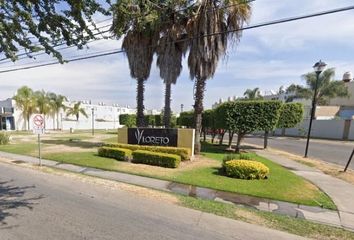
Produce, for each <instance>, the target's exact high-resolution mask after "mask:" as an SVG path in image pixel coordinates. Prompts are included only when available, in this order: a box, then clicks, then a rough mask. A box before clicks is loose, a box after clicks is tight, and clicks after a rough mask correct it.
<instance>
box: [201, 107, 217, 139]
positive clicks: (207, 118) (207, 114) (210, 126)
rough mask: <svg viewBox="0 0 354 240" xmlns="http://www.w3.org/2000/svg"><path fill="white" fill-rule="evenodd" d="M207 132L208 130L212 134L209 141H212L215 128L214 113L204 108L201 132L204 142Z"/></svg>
mask: <svg viewBox="0 0 354 240" xmlns="http://www.w3.org/2000/svg"><path fill="white" fill-rule="evenodd" d="M208 132H210V133H211V136H212V139H211V142H214V138H215V135H216V128H215V113H214V110H212V109H208V110H205V111H204V112H203V115H202V133H203V135H204V137H203V139H204V142H205V141H206V135H207V134H208Z"/></svg>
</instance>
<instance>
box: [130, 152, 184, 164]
mask: <svg viewBox="0 0 354 240" xmlns="http://www.w3.org/2000/svg"><path fill="white" fill-rule="evenodd" d="M132 162H133V163H143V164H148V165H154V166H160V167H167V168H177V167H178V166H179V164H180V162H181V157H180V156H178V155H175V154H167V153H157V152H150V151H144V150H136V151H134V152H133V160H132Z"/></svg>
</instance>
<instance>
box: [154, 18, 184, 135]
mask: <svg viewBox="0 0 354 240" xmlns="http://www.w3.org/2000/svg"><path fill="white" fill-rule="evenodd" d="M170 25H171V24H170ZM184 34H185V30H184V28H183V25H180V24H178V23H173V24H172V26H167V27H166V30H165V31H164V32H163V36H162V37H161V38H160V40H159V43H158V46H157V50H156V52H157V61H156V64H157V66H158V67H159V68H160V77H161V78H162V79H163V80H164V83H165V107H164V111H163V112H164V115H163V122H164V125H165V128H169V127H171V85H172V84H176V81H177V78H178V77H179V75H180V74H181V71H182V58H183V55H184V54H185V52H186V51H187V46H188V45H187V44H186V42H185V41H178V40H181V39H182V38H183V37H184Z"/></svg>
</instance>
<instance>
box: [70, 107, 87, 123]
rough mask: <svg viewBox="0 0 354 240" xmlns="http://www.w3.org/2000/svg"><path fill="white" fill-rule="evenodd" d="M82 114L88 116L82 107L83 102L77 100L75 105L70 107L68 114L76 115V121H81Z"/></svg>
mask: <svg viewBox="0 0 354 240" xmlns="http://www.w3.org/2000/svg"><path fill="white" fill-rule="evenodd" d="M80 115H83V116H84V117H86V118H88V115H87V113H86V111H85V109H84V108H82V107H81V102H77V103H75V104H74V106H73V107H70V108H68V110H67V112H66V116H75V118H76V121H77V122H78V121H79V118H80Z"/></svg>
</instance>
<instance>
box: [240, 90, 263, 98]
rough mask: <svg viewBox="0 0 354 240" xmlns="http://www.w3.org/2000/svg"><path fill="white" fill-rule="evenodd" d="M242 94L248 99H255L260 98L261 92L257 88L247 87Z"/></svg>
mask: <svg viewBox="0 0 354 240" xmlns="http://www.w3.org/2000/svg"><path fill="white" fill-rule="evenodd" d="M243 96H245V98H246V99H248V100H255V99H260V98H262V96H261V92H260V91H259V88H254V89H247V90H246V91H245V92H244V93H243Z"/></svg>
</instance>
